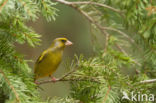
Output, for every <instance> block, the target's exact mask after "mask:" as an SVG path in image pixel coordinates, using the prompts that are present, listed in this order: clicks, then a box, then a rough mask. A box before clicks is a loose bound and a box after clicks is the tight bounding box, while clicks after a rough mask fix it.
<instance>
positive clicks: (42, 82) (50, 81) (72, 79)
mask: <svg viewBox="0 0 156 103" xmlns="http://www.w3.org/2000/svg"><path fill="white" fill-rule="evenodd" d="M77 69H78V68H75V69H73V70H71V71H70V72H68V73H66V74H65V75H63V76H62V77H60V78H58V79H56V80H55V81H53V80H45V81H41V82H38V83H37V84H38V85H41V84H45V83H56V82H61V81H69V82H71V81H90V82H95V83H99V84H104V83H102V82H100V81H99V80H98V79H97V78H94V77H92V78H89V79H88V77H86V78H73V77H70V78H66V77H68V76H70V75H71V74H72V73H74V72H75V71H76V70H77Z"/></svg>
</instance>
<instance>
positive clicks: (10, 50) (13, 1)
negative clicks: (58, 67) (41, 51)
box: [0, 0, 56, 103]
mask: <svg viewBox="0 0 156 103" xmlns="http://www.w3.org/2000/svg"><path fill="white" fill-rule="evenodd" d="M43 5H44V6H43ZM53 5H54V3H52V2H51V1H50V0H44V1H43V0H0V70H1V72H0V102H1V103H4V102H6V103H36V102H40V101H41V100H40V97H39V95H38V92H37V90H36V86H35V84H34V83H33V77H32V74H31V68H30V67H29V66H28V64H27V62H28V60H24V59H23V56H22V55H21V54H19V53H17V52H16V50H15V46H14V43H20V44H23V43H25V42H27V43H28V44H29V45H30V46H32V47H34V46H35V45H39V43H40V39H39V37H40V35H39V34H37V33H35V32H34V31H33V30H32V29H31V28H29V27H28V26H27V25H26V24H25V22H27V21H28V20H32V21H35V20H36V19H38V16H39V14H42V15H43V16H45V17H46V19H47V20H48V21H51V20H52V19H51V18H53V19H54V18H55V16H56V13H55V12H56V9H55V8H53ZM2 71H3V72H4V73H2ZM13 88H14V89H13Z"/></svg>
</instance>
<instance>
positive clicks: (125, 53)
mask: <svg viewBox="0 0 156 103" xmlns="http://www.w3.org/2000/svg"><path fill="white" fill-rule="evenodd" d="M115 45H116V47H117V48H118V49H119V50H120V51H121V52H122V53H123V54H124V55H126V56H129V55H128V54H127V52H126V51H125V50H124V49H123V48H122V47H121V46H120V45H118V44H117V43H116V44H115ZM132 60H133V62H134V63H135V64H137V65H138V66H141V64H140V63H138V61H136V60H134V59H132ZM137 72H139V71H137Z"/></svg>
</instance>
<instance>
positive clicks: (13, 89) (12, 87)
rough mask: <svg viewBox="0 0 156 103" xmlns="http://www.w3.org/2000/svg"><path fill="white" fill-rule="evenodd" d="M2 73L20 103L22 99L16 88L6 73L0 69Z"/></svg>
mask: <svg viewBox="0 0 156 103" xmlns="http://www.w3.org/2000/svg"><path fill="white" fill-rule="evenodd" d="M0 73H1V74H2V75H3V77H4V79H5V80H6V82H7V83H8V85H9V87H10V88H11V90H12V91H13V93H14V94H15V97H16V100H17V102H18V103H20V99H19V96H18V94H17V92H16V90H15V88H14V86H13V85H11V83H10V81H9V79H8V78H7V77H6V76H5V73H4V72H3V71H2V70H1V69H0Z"/></svg>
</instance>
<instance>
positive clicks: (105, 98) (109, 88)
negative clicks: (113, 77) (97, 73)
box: [103, 86, 111, 103]
mask: <svg viewBox="0 0 156 103" xmlns="http://www.w3.org/2000/svg"><path fill="white" fill-rule="evenodd" d="M110 90H111V87H110V86H108V90H107V93H106V95H105V97H104V101H103V103H105V102H106V100H107V97H108V94H109V93H110Z"/></svg>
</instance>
